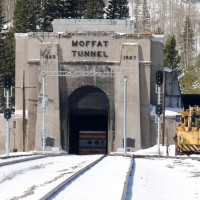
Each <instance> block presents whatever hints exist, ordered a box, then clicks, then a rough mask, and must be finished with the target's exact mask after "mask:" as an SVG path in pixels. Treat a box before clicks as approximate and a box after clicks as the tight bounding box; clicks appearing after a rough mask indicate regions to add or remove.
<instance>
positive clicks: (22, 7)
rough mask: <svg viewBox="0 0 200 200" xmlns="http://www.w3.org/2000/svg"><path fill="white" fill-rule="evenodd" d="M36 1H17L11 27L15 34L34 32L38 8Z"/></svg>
mask: <svg viewBox="0 0 200 200" xmlns="http://www.w3.org/2000/svg"><path fill="white" fill-rule="evenodd" d="M36 6H37V3H36V0H18V1H17V3H16V6H15V11H14V18H13V26H14V31H15V32H16V33H27V32H30V31H33V32H34V31H36V26H37V20H36V19H37V12H38V7H36Z"/></svg>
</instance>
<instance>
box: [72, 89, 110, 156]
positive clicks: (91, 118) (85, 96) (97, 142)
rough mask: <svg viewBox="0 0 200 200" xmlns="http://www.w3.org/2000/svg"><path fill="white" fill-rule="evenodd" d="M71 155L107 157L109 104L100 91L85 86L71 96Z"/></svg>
mask: <svg viewBox="0 0 200 200" xmlns="http://www.w3.org/2000/svg"><path fill="white" fill-rule="evenodd" d="M68 105H69V153H71V154H106V153H107V144H108V142H107V138H108V137H107V135H108V134H107V133H108V111H109V101H108V98H107V96H106V94H105V93H104V92H103V91H102V90H101V89H99V88H96V87H93V86H84V87H81V88H78V89H76V90H75V91H74V92H73V93H72V94H71V95H70V97H69V104H68Z"/></svg>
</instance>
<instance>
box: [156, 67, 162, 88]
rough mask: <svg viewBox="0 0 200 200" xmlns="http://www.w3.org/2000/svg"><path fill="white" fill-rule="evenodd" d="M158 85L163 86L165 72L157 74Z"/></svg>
mask: <svg viewBox="0 0 200 200" xmlns="http://www.w3.org/2000/svg"><path fill="white" fill-rule="evenodd" d="M156 84H157V85H158V86H161V85H162V84H163V72H162V71H161V70H159V71H157V72H156Z"/></svg>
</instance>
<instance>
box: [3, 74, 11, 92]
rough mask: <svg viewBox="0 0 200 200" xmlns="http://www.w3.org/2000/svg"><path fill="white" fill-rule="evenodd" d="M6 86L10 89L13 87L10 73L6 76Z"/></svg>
mask: <svg viewBox="0 0 200 200" xmlns="http://www.w3.org/2000/svg"><path fill="white" fill-rule="evenodd" d="M4 87H5V88H6V89H7V90H9V89H10V88H11V77H10V76H9V75H6V76H5V80H4Z"/></svg>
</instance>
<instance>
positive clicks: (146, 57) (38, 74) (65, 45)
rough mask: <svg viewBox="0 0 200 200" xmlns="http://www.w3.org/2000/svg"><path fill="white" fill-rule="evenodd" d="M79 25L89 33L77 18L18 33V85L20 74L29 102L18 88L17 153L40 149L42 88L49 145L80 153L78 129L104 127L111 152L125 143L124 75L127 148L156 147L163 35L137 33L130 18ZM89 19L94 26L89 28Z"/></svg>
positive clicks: (107, 144)
mask: <svg viewBox="0 0 200 200" xmlns="http://www.w3.org/2000/svg"><path fill="white" fill-rule="evenodd" d="M69 23H70V24H71V26H70V27H69V30H68V29H67V28H68V26H67V25H66V26H61V25H60V24H69ZM81 23H82V24H83V25H84V26H82V25H81V26H80V27H84V31H82V29H79V28H80V27H79V28H78V29H77V21H76V20H55V21H54V22H53V26H54V32H52V33H26V34H16V36H15V37H16V77H15V80H16V85H15V87H21V86H22V85H23V79H24V81H25V87H26V89H25V102H24V103H23V92H22V89H20V88H18V89H17V88H16V90H15V98H16V99H15V104H16V106H15V109H16V114H15V115H14V116H13V119H14V118H15V116H16V115H18V116H21V118H20V117H19V118H17V120H15V148H17V149H18V151H22V150H23V149H22V148H23V145H22V143H23V144H24V145H25V151H29V150H38V151H40V150H42V149H41V148H42V147H41V146H42V139H41V128H42V120H43V117H44V115H43V110H42V105H43V104H42V100H44V99H43V97H44V96H43V93H44V89H45V99H47V101H48V108H47V112H46V114H45V124H46V128H47V135H46V137H47V143H46V150H51V149H52V147H59V148H60V147H61V148H62V149H64V150H66V151H68V152H70V153H75V154H76V153H77V154H78V148H79V147H77V146H78V142H79V143H80V140H79V139H77V138H78V137H79V135H78V133H77V132H79V133H80V131H82V130H83V131H92V130H95V131H105V132H106V153H109V152H111V151H117V150H120V149H121V148H123V133H124V83H125V82H124V80H125V79H124V76H128V80H127V123H126V124H127V147H128V150H137V149H141V148H147V147H150V145H152V140H151V135H152V133H151V119H150V104H152V105H155V104H156V99H157V97H156V94H155V73H156V71H157V70H160V69H161V70H162V68H163V42H162V40H160V38H158V37H157V36H153V35H151V34H135V33H134V29H133V27H132V25H131V24H133V23H132V22H131V21H126V20H121V21H120V22H117V21H112V20H92V22H91V20H90V21H87V20H80V21H79V24H81ZM90 23H92V24H93V26H92V27H93V28H92V29H91V30H90V31H89V29H88V27H91V24H90ZM105 24H106V25H105ZM117 24H118V25H119V26H118V25H117ZM73 27H74V29H73ZM104 27H105V28H106V31H104ZM109 27H110V29H109ZM127 27H128V29H129V30H127ZM130 27H131V28H130ZM93 29H94V30H93ZM122 30H124V31H123V32H122ZM84 73H85V74H84ZM98 73H99V74H98ZM44 74H46V75H45V86H43V82H42V80H44V79H42V78H43V75H44ZM47 74H48V75H47ZM77 74H79V75H81V76H77ZM56 75H60V76H56ZM65 75H68V76H65ZM69 75H71V76H69ZM43 103H44V102H43ZM23 105H24V106H25V109H24V110H25V116H24V117H23V118H22V114H23ZM24 118H25V120H24ZM23 122H26V123H24V125H23V126H25V129H23V127H22V123H23ZM96 127H98V128H96ZM23 138H24V139H23ZM23 140H24V141H23ZM11 149H12V147H11Z"/></svg>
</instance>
